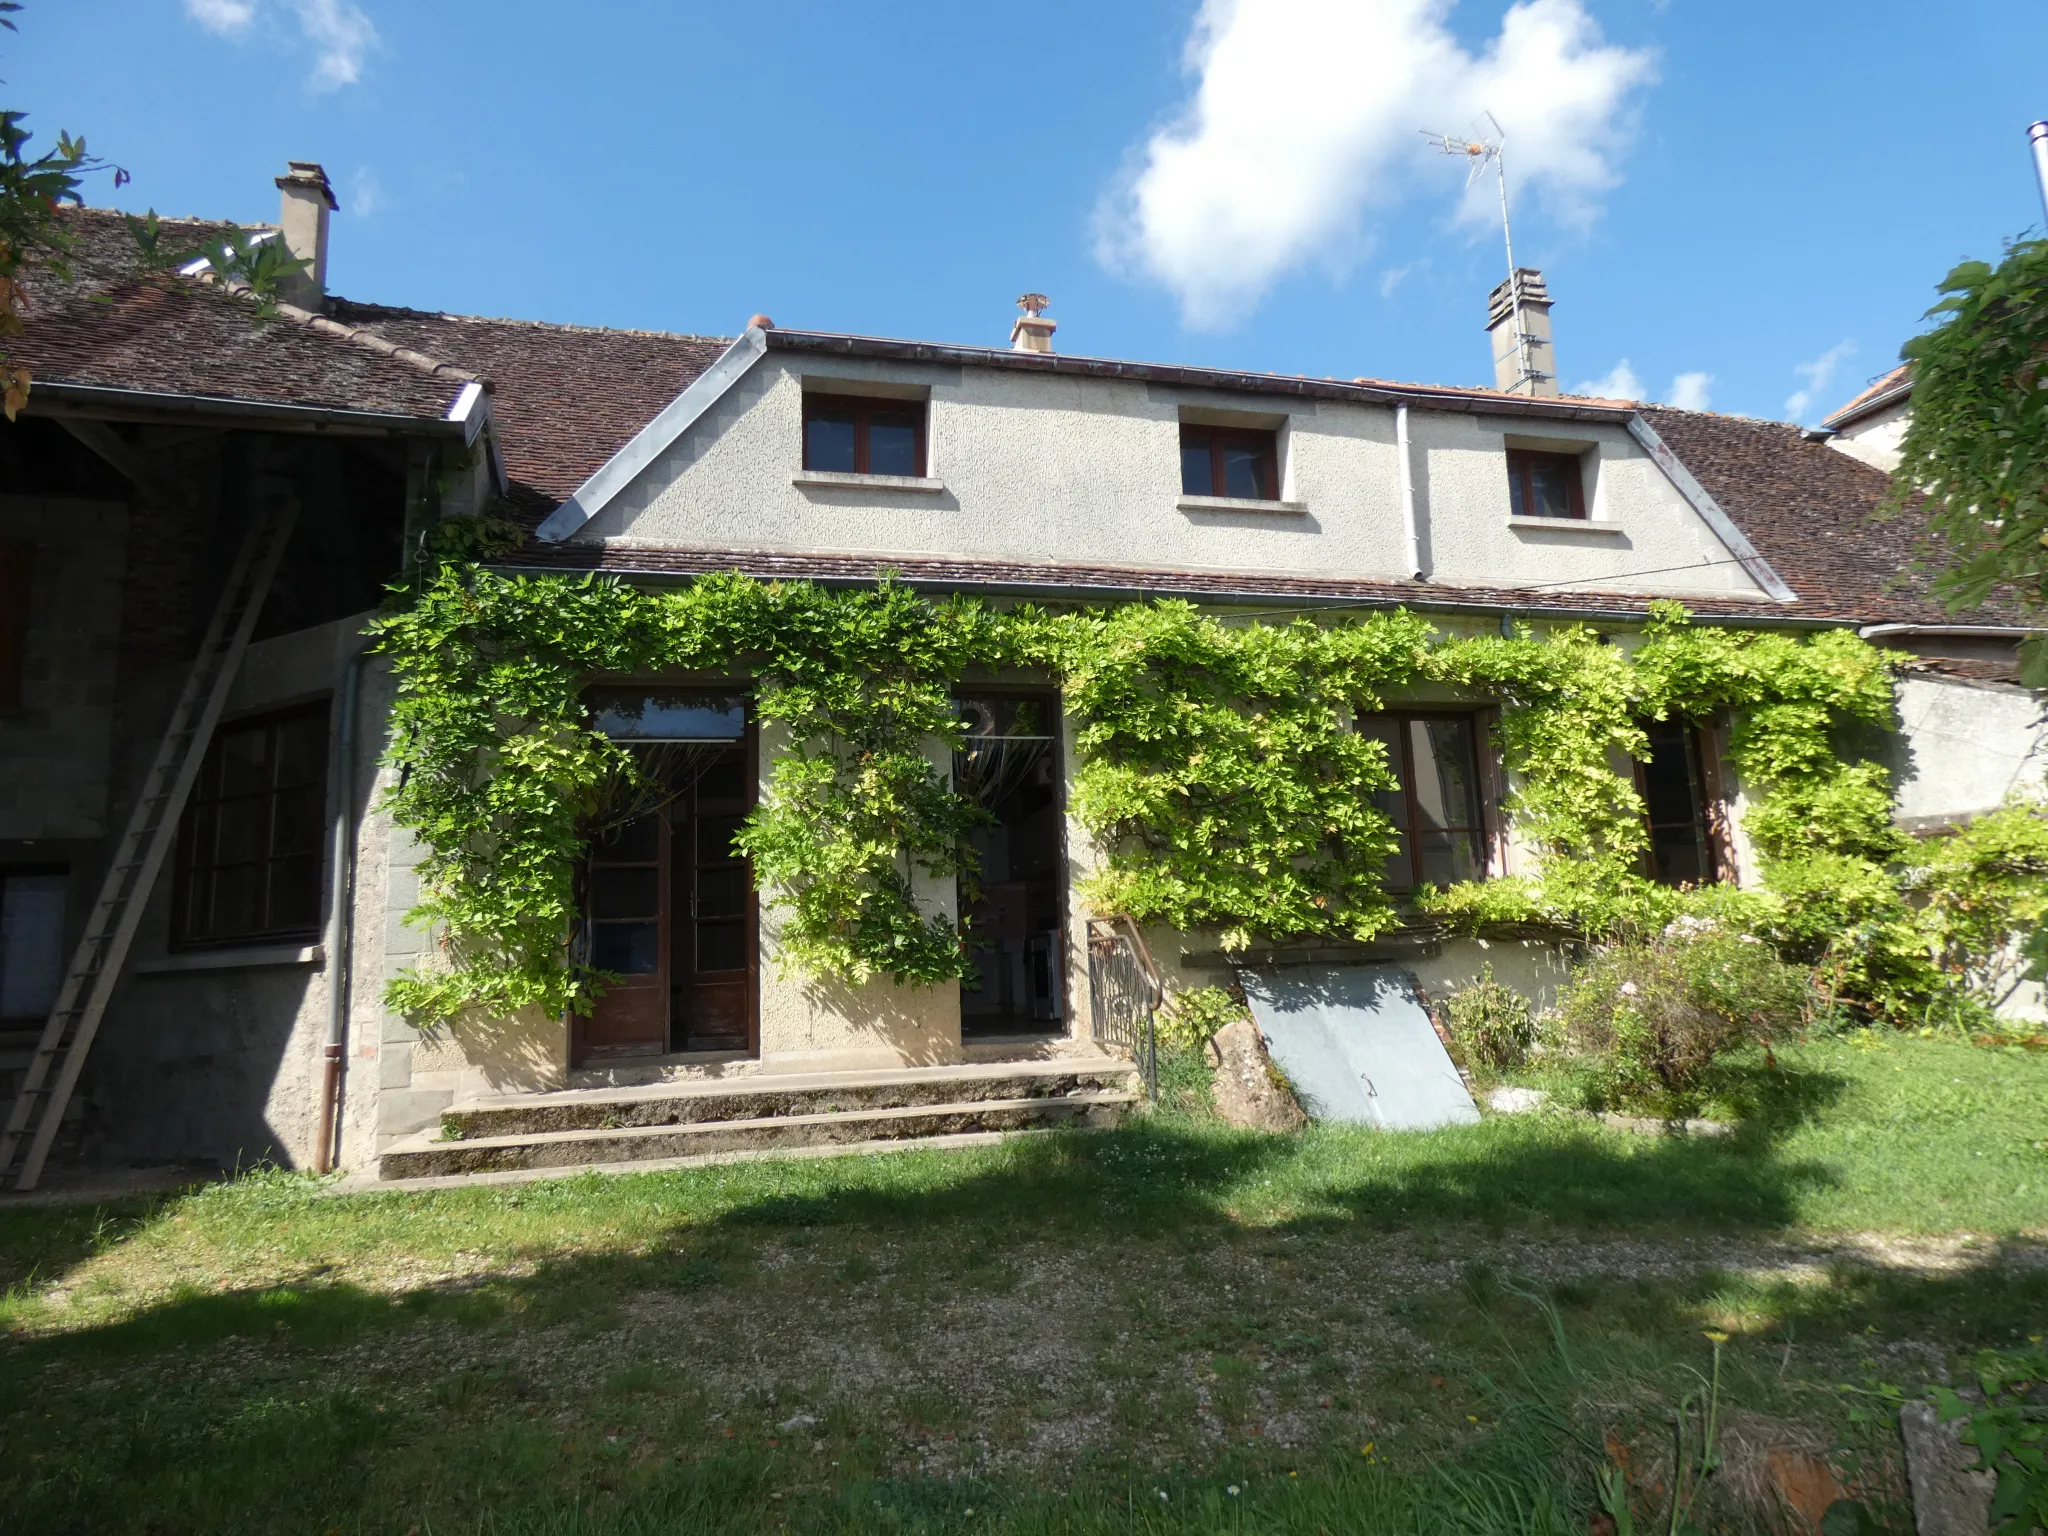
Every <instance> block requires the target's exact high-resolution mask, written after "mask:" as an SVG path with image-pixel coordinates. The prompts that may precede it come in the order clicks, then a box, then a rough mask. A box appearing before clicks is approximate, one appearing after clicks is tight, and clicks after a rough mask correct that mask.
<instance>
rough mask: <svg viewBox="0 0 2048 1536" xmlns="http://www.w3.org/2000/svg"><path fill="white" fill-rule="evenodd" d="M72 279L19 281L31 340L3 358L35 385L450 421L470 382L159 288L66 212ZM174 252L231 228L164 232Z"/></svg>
mask: <svg viewBox="0 0 2048 1536" xmlns="http://www.w3.org/2000/svg"><path fill="white" fill-rule="evenodd" d="M63 219H64V222H65V225H66V227H67V228H68V230H69V231H70V233H71V235H72V238H73V241H74V243H75V249H74V251H73V254H72V256H71V258H70V266H71V276H70V277H69V279H65V278H60V277H59V276H57V275H56V274H54V273H50V272H42V273H39V274H36V275H34V276H31V277H29V278H28V279H26V280H25V284H24V286H25V290H26V296H27V302H26V305H25V319H24V326H23V334H22V335H21V336H19V337H16V338H14V339H12V340H11V341H10V342H9V344H8V351H9V352H10V354H12V356H13V357H14V359H15V360H16V361H17V362H19V363H21V364H23V365H24V366H26V367H27V368H28V369H29V371H30V374H31V375H32V377H33V379H34V381H35V383H36V384H37V385H44V386H48V385H55V386H63V385H72V386H82V387H85V388H97V389H117V390H139V391H147V392H151V393H158V394H173V395H184V396H197V397H201V398H203V399H211V400H221V401H239V402H252V403H255V404H259V405H278V406H300V407H313V408H318V409H323V410H332V411H355V412H367V413H372V414H375V415H380V416H387V417H402V418H410V419H415V420H420V421H435V422H438V421H444V420H446V419H448V417H449V412H450V411H451V409H453V408H454V407H455V404H456V401H457V399H458V397H459V396H460V395H461V393H462V391H463V389H464V387H465V386H466V385H467V384H468V383H469V382H470V379H471V374H470V373H469V371H468V370H465V369H461V368H459V367H458V366H455V365H450V364H446V363H444V362H442V361H441V360H439V359H435V358H430V357H404V356H398V355H394V354H393V353H392V352H391V351H390V350H389V349H388V348H382V347H379V346H376V345H366V344H364V343H362V342H361V341H359V340H356V339H353V338H351V337H349V336H348V335H347V334H345V328H343V327H336V326H331V325H329V324H328V323H327V322H325V321H324V320H317V319H316V318H315V317H313V316H311V315H307V314H305V313H304V312H303V311H300V312H297V313H294V312H291V311H289V310H287V311H286V312H284V313H281V314H279V315H278V316H276V317H274V318H271V319H262V318H259V317H258V315H257V313H256V309H255V306H254V304H253V303H252V302H251V301H250V300H249V299H248V298H247V297H245V296H242V295H239V294H235V293H231V292H229V291H227V290H226V289H225V288H223V287H222V286H220V285H218V284H215V283H209V282H204V281H199V280H197V279H193V278H185V277H180V276H177V275H176V274H174V273H160V274H155V275H151V274H149V273H146V272H145V271H144V270H143V268H142V265H141V261H140V258H139V255H138V253H137V250H136V247H135V242H134V239H133V237H132V236H131V235H130V234H129V232H128V228H127V225H126V223H125V222H124V221H123V219H122V217H121V216H120V215H119V214H118V213H115V212H112V211H110V210H106V209H96V208H95V209H66V210H65V211H64V214H63ZM161 223H162V227H163V241H164V246H165V248H166V249H168V250H186V249H196V248H198V247H199V246H201V245H203V244H205V243H207V242H209V241H211V240H214V239H217V238H218V237H219V236H220V235H221V234H222V233H224V232H225V231H227V230H229V229H231V228H232V227H233V226H230V225H223V224H219V223H209V222H205V221H201V220H197V219H165V220H162V221H161Z"/></svg>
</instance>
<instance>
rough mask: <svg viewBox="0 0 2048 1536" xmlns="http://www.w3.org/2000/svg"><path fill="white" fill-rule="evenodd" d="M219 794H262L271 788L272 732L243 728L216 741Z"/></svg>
mask: <svg viewBox="0 0 2048 1536" xmlns="http://www.w3.org/2000/svg"><path fill="white" fill-rule="evenodd" d="M217 747H218V750H219V752H220V793H221V794H222V795H248V794H261V793H263V792H265V791H267V790H268V789H269V788H270V733H269V732H268V731H265V730H262V729H257V730H249V729H247V728H240V729H236V730H232V731H226V732H223V733H222V734H221V735H220V736H219V737H218V738H217Z"/></svg>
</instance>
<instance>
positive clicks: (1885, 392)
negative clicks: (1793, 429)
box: [1821, 363, 1913, 432]
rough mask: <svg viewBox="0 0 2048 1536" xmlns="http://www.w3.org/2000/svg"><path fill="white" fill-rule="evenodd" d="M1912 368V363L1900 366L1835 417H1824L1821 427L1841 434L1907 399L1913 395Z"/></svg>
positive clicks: (1836, 413)
mask: <svg viewBox="0 0 2048 1536" xmlns="http://www.w3.org/2000/svg"><path fill="white" fill-rule="evenodd" d="M1911 367H1912V365H1911V364H1910V363H1901V364H1899V366H1898V367H1896V368H1894V369H1893V370H1892V371H1891V372H1890V373H1887V374H1885V375H1884V376H1883V377H1882V378H1880V379H1877V380H1875V381H1874V382H1873V383H1872V384H1871V385H1870V387H1869V388H1868V389H1866V390H1864V391H1863V393H1862V394H1860V395H1858V396H1857V397H1856V398H1855V399H1853V400H1851V401H1850V402H1849V403H1848V404H1847V405H1845V406H1843V407H1842V408H1841V409H1840V410H1838V411H1836V412H1835V413H1834V414H1833V415H1831V416H1826V417H1823V418H1822V419H1821V425H1822V426H1824V427H1830V428H1832V429H1833V430H1835V431H1837V432H1839V431H1841V430H1842V429H1843V428H1844V427H1853V426H1854V425H1855V424H1856V423H1857V422H1859V421H1861V420H1863V418H1864V417H1866V416H1875V415H1876V414H1877V413H1878V412H1879V411H1881V410H1883V409H1885V407H1887V406H1889V405H1890V404H1892V402H1893V401H1895V400H1903V399H1905V398H1906V397H1907V396H1908V395H1910V394H1912V393H1913V378H1912V374H1911V372H1910V371H1909V370H1910V369H1911Z"/></svg>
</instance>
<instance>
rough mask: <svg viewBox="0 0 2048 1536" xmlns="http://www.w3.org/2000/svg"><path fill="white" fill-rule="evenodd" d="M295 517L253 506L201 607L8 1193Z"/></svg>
mask: <svg viewBox="0 0 2048 1536" xmlns="http://www.w3.org/2000/svg"><path fill="white" fill-rule="evenodd" d="M297 519H298V503H297V502H296V501H293V500H290V499H288V498H278V499H275V500H273V501H271V502H270V503H269V505H268V506H267V507H266V508H265V509H264V510H262V511H260V512H258V514H257V516H256V519H255V521H254V522H253V523H252V524H251V525H250V528H249V532H248V534H247V536H246V537H245V538H244V539H243V540H242V548H241V551H240V553H239V554H237V555H236V557H235V564H234V569H233V570H232V571H231V572H230V573H229V576H228V581H227V586H226V587H225V588H224V589H223V590H222V592H221V595H220V602H219V604H218V605H217V606H216V607H215V608H214V610H213V619H212V622H210V623H209V624H208V625H207V629H206V638H205V640H204V641H202V642H201V644H200V647H199V655H198V657H197V658H196V659H195V660H194V661H193V663H192V671H191V674H190V675H189V676H188V677H187V678H186V679H185V689H184V692H183V693H181V694H180V695H179V696H178V706H177V708H176V709H175V710H173V711H172V712H171V721H170V725H169V727H168V728H167V729H166V730H165V731H164V738H163V741H162V742H161V743H160V744H159V745H158V747H157V751H156V760H155V761H154V762H153V763H151V764H150V769H149V775H148V777H147V778H145V779H144V780H143V782H142V793H141V796H140V798H139V799H137V800H136V802H135V809H134V811H133V812H132V813H131V814H130V815H129V818H128V828H127V830H126V831H125V832H124V833H122V835H121V841H120V844H119V846H118V848H117V850H116V852H115V854H114V862H113V864H112V865H111V866H110V867H109V868H108V870H107V875H106V879H105V880H104V881H103V882H102V883H101V885H100V894H99V900H98V901H97V902H95V903H94V904H93V909H92V913H91V915H90V916H89V917H88V918H87V920H86V924H85V932H84V934H83V936H81V937H80V939H79V941H78V948H77V949H76V950H74V951H73V952H72V956H71V964H70V967H69V968H68V969H67V970H66V971H65V973H64V983H63V986H62V988H61V989H60V990H59V991H58V994H57V1006H56V1008H55V1009H53V1010H52V1011H51V1014H50V1018H49V1022H48V1023H47V1024H45V1025H44V1026H43V1032H42V1036H41V1038H40V1039H39V1040H38V1041H37V1042H36V1048H35V1052H34V1054H33V1055H32V1056H31V1057H30V1058H29V1063H28V1071H27V1073H26V1075H25V1076H24V1077H23V1078H22V1084H21V1091H20V1093H19V1094H17V1095H16V1096H15V1100H14V1107H13V1109H12V1110H11V1111H10V1112H9V1113H8V1116H7V1129H6V1130H5V1131H4V1132H0V1185H4V1184H6V1183H7V1181H8V1180H9V1179H10V1178H11V1179H12V1180H13V1184H14V1187H15V1188H16V1189H34V1188H35V1187H36V1181H37V1180H38V1179H40V1178H41V1177H42V1173H43V1162H44V1159H46V1158H47V1157H48V1156H49V1155H50V1144H51V1143H52V1142H53V1141H55V1140H56V1137H57V1128H58V1126H59V1124H60V1123H61V1122H62V1120H63V1118H64V1111H65V1110H66V1109H67V1108H68V1107H69V1106H70V1103H71V1094H72V1091H73V1090H74V1089H75V1088H76V1087H77V1086H78V1074H79V1072H80V1070H81V1069H83V1067H84V1066H85V1058H86V1053H87V1052H89V1051H90V1050H91V1049H92V1040H93V1036H94V1035H95V1034H97V1033H98V1032H99V1027H100V1018H101V1016H102V1015H103V1014H105V1012H106V1010H107V1001H108V999H109V998H111V997H112V996H113V992H114V986H115V983H117V982H118V981H119V980H120V979H121V967H122V964H123V962H125V961H126V960H127V958H128V947H129V945H130V944H131V943H133V942H134V939H135V929H136V926H137V924H139V923H140V922H141V921H142V912H143V908H144V907H145V906H147V905H148V902H149V895H150V891H151V890H152V889H153V888H154V887H155V885H156V877H157V872H158V871H159V870H160V869H162V868H163V863H164V858H165V856H166V855H167V854H168V853H169V852H170V850H171V846H172V844H173V842H175V841H176V838H177V833H178V818H179V817H180V815H182V814H183V812H184V809H185V800H186V797H187V796H189V795H190V794H191V792H192V784H193V781H194V780H196V779H197V778H198V777H199V765H200V764H201V762H203V761H204V760H205V757H206V749H207V746H208V744H209V743H210V742H211V741H212V740H213V729H214V726H215V725H216V724H218V723H219V721H220V713H221V709H222V707H223V706H224V705H225V704H226V703H227V698H228V690H229V689H230V688H232V687H233V686H234V681H235V674H236V672H237V671H239V670H240V668H241V664H242V654H243V652H245V651H246V650H248V648H249V635H250V632H251V631H252V630H254V629H255V627H256V618H257V615H258V614H260V613H261V612H262V611H263V603H264V599H265V598H267V597H268V596H269V595H270V583H271V580H272V578H273V577H275V576H276V574H277V564H278V561H279V560H280V559H281V558H282V557H283V555H284V548H285V544H286V543H287V542H288V541H289V540H290V538H291V534H292V525H293V524H294V523H295V522H296V521H297Z"/></svg>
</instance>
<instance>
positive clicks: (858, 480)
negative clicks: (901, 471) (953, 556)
mask: <svg viewBox="0 0 2048 1536" xmlns="http://www.w3.org/2000/svg"><path fill="white" fill-rule="evenodd" d="M789 483H790V484H791V485H801V486H804V487H806V488H807V489H810V490H817V491H822V490H833V491H923V492H927V493H929V492H934V491H943V490H944V489H945V488H946V482H945V481H943V480H931V479H927V478H925V477H924V476H922V475H842V474H840V473H838V472H837V471H836V470H828V469H806V470H803V471H801V472H800V473H798V474H796V475H793V476H791V477H790V482H789Z"/></svg>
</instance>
